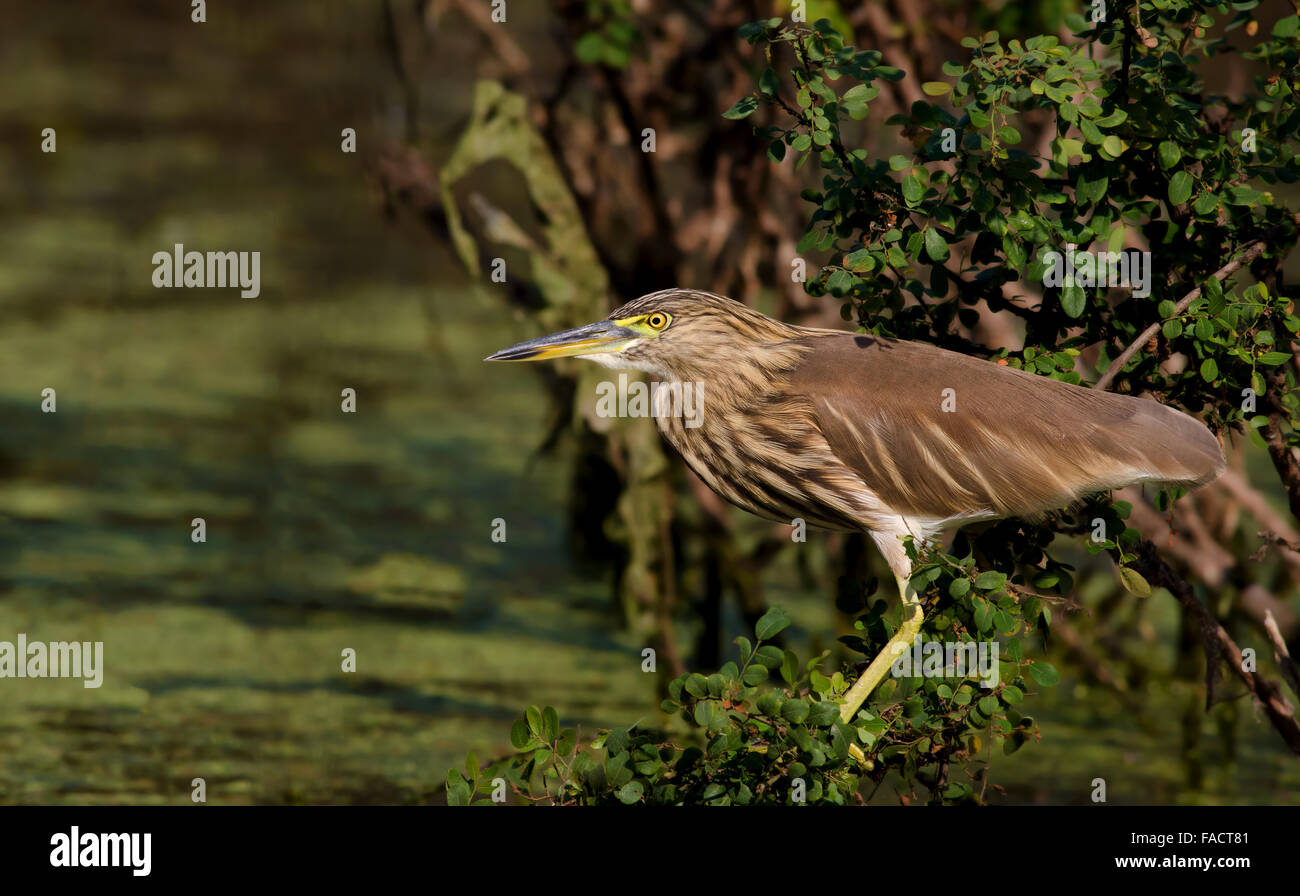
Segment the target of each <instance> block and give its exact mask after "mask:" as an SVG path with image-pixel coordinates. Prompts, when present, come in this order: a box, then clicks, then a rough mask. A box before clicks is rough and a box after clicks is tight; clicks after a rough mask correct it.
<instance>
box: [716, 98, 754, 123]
mask: <svg viewBox="0 0 1300 896" xmlns="http://www.w3.org/2000/svg"><path fill="white" fill-rule="evenodd" d="M757 108H758V98H757V97H752V96H746V97H742V98H741V99H740V100H738V101H737V102H736V105H734V106H732V107H731V108H730V109H728V110H727V111H726V112H723V113H722V117H723V118H730V119H740V118H748V117H749V116H750V115H753V114H754V110H755V109H757Z"/></svg>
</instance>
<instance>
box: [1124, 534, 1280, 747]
mask: <svg viewBox="0 0 1300 896" xmlns="http://www.w3.org/2000/svg"><path fill="white" fill-rule="evenodd" d="M1137 555H1138V559H1137V561H1136V562H1135V563H1134V564H1133V568H1134V569H1136V570H1137V571H1138V572H1140V573H1141V574H1142V575H1143V577H1144V578H1146V580H1147V581H1148V582H1150V583H1151V584H1152V585H1155V586H1162V587H1164V588H1167V589H1168V590H1169V592H1170V593H1171V594H1173V596H1174V597H1175V598H1176V599H1177V600H1178V602H1179V603H1180V604H1182V606H1183V610H1184V611H1185V612H1186V613H1187V614H1188V615H1189V616H1191V617H1192V618H1193V619H1194V620H1195V621H1196V623H1197V628H1198V630H1199V633H1200V636H1201V645H1202V647H1203V648H1204V650H1205V705H1206V708H1207V709H1208V708H1209V707H1210V704H1211V701H1212V699H1213V696H1214V679H1215V675H1216V672H1217V669H1218V665H1219V662H1220V661H1221V660H1222V661H1223V662H1226V663H1227V665H1228V668H1230V669H1231V670H1232V671H1233V673H1234V674H1235V675H1236V676H1237V677H1238V678H1240V679H1241V681H1242V683H1244V684H1245V685H1246V687H1247V688H1248V689H1249V690H1250V692H1251V693H1252V694H1253V695H1254V696H1255V698H1256V699H1257V700H1258V701H1259V705H1260V706H1261V707H1262V708H1263V710H1264V714H1265V715H1266V716H1268V720H1269V722H1270V723H1271V724H1272V725H1273V728H1274V729H1275V730H1276V731H1277V733H1278V734H1279V735H1280V736H1281V738H1282V740H1283V741H1285V743H1286V745H1287V746H1288V747H1290V748H1291V751H1292V752H1293V753H1295V754H1296V755H1297V756H1300V721H1297V720H1296V717H1295V712H1294V711H1293V710H1292V708H1291V705H1290V704H1289V703H1287V700H1286V697H1285V696H1284V695H1283V694H1282V689H1281V687H1280V686H1279V685H1278V684H1277V682H1274V681H1271V680H1269V679H1267V678H1264V677H1263V676H1261V675H1260V674H1259V673H1258V672H1254V671H1247V670H1246V668H1245V663H1244V662H1243V660H1242V656H1241V648H1240V647H1238V646H1237V644H1236V642H1234V641H1233V640H1232V638H1231V636H1229V635H1228V633H1227V632H1226V631H1225V630H1224V628H1223V626H1222V625H1220V624H1219V622H1218V620H1217V619H1215V618H1214V616H1213V615H1212V614H1211V613H1210V611H1209V609H1208V608H1207V607H1206V606H1205V604H1203V603H1201V602H1200V601H1199V600H1197V598H1196V595H1195V594H1194V593H1192V586H1191V585H1189V584H1187V582H1186V581H1184V580H1183V578H1182V577H1181V576H1179V575H1178V574H1177V573H1176V572H1174V570H1173V569H1172V568H1171V567H1170V566H1169V564H1168V563H1166V562H1165V561H1164V558H1162V557H1161V556H1160V553H1159V552H1158V551H1157V550H1156V546H1155V545H1154V544H1152V543H1151V542H1150V541H1147V540H1146V539H1143V540H1142V541H1141V542H1139V543H1138V546H1137Z"/></svg>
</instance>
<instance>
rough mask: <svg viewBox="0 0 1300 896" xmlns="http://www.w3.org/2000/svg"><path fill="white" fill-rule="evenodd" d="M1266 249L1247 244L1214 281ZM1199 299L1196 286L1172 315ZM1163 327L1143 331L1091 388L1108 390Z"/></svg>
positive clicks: (1155, 325)
mask: <svg viewBox="0 0 1300 896" xmlns="http://www.w3.org/2000/svg"><path fill="white" fill-rule="evenodd" d="M1266 248H1268V244H1267V243H1265V242H1264V241H1263V240H1255V241H1254V242H1253V243H1250V244H1248V245H1247V247H1246V251H1245V252H1243V253H1242V255H1241V257H1240V258H1237V259H1234V260H1232V261H1230V262H1228V263H1227V264H1225V265H1224V266H1223V267H1221V268H1219V269H1218V270H1217V271H1215V272H1214V279H1215V280H1223V279H1224V278H1226V277H1229V276H1231V275H1232V274H1233V273H1235V272H1236V271H1237V270H1238V269H1239V268H1241V267H1244V266H1245V265H1248V264H1250V263H1251V262H1252V261H1254V260H1255V259H1256V258H1259V256H1260V255H1262V254H1263V252H1264V250H1265V249H1266ZM1200 297H1201V287H1199V286H1198V287H1196V288H1195V289H1193V290H1192V291H1191V292H1189V293H1188V294H1187V295H1185V296H1183V297H1182V298H1181V299H1179V300H1178V304H1177V305H1175V306H1174V314H1175V315H1178V314H1182V313H1183V312H1184V311H1186V310H1187V308H1188V307H1189V306H1190V305H1191V304H1192V302H1195V301H1196V300H1197V299H1199V298H1200ZM1163 325H1164V321H1159V320H1158V321H1156V322H1155V323H1153V324H1152V325H1151V326H1149V327H1147V328H1146V329H1145V330H1143V331H1142V332H1141V334H1140V335H1139V336H1138V337H1137V339H1134V340H1133V342H1132V343H1131V344H1130V345H1129V347H1128V348H1126V349H1124V351H1123V352H1121V353H1120V356H1119V357H1118V358H1116V359H1115V360H1114V361H1112V362H1111V365H1110V367H1108V368H1106V372H1105V373H1103V374H1102V375H1101V379H1099V380H1097V384H1096V385H1095V386H1093V388H1094V389H1101V390H1102V391H1103V392H1104V391H1105V390H1107V389H1109V388H1110V385H1111V383H1112V382H1113V381H1114V379H1115V377H1116V376H1117V375H1118V374H1119V373H1120V371H1122V370H1123V369H1124V365H1125V364H1127V363H1128V362H1129V361H1130V360H1132V358H1133V356H1134V355H1136V354H1137V353H1138V352H1139V351H1140V350H1141V348H1142V346H1144V345H1146V344H1147V342H1149V341H1150V340H1151V337H1153V336H1155V335H1156V334H1157V333H1159V332H1160V328H1161V327H1162V326H1163Z"/></svg>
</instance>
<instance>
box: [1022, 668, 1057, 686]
mask: <svg viewBox="0 0 1300 896" xmlns="http://www.w3.org/2000/svg"><path fill="white" fill-rule="evenodd" d="M1029 677H1030V678H1032V679H1033V680H1034V681H1036V682H1038V683H1039V684H1041V685H1043V686H1044V687H1050V686H1052V685H1054V684H1056V683H1057V682H1058V681H1060V680H1061V676H1060V674H1059V673H1058V672H1057V671H1056V668H1055V667H1054V666H1052V665H1051V664H1050V663H1030V664H1029Z"/></svg>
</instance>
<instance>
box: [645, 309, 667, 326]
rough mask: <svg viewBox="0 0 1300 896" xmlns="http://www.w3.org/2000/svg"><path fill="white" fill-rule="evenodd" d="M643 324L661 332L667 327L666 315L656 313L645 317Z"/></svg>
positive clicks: (659, 312)
mask: <svg viewBox="0 0 1300 896" xmlns="http://www.w3.org/2000/svg"><path fill="white" fill-rule="evenodd" d="M645 322H646V323H648V324H649V325H650V326H651V327H653V328H654V329H656V330H662V329H663V328H664V327H666V326H668V315H666V314H664V313H663V312H661V311H656V312H655V313H654V314H652V315H650V316H649V317H647V318H646V319H645Z"/></svg>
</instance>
